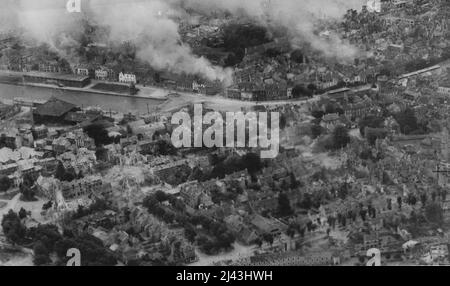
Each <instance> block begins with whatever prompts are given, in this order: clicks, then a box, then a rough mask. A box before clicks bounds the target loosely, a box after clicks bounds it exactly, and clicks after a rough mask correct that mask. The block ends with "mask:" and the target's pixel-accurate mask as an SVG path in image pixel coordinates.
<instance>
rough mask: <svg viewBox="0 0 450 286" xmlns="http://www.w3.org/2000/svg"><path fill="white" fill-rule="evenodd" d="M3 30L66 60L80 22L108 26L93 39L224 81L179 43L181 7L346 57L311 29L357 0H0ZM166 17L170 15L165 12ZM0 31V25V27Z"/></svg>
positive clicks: (348, 52) (332, 39) (347, 50)
mask: <svg viewBox="0 0 450 286" xmlns="http://www.w3.org/2000/svg"><path fill="white" fill-rule="evenodd" d="M0 1H1V2H2V9H1V11H0V25H1V27H3V29H11V28H21V29H23V30H24V31H25V35H26V36H28V38H31V39H34V40H36V41H39V42H41V43H47V44H49V45H50V47H52V48H53V49H54V50H56V51H58V52H59V53H60V54H62V55H63V56H64V57H66V58H68V59H69V61H71V62H76V60H77V59H76V49H77V47H79V46H80V42H81V41H82V39H83V36H84V35H83V33H84V30H83V29H82V28H81V25H82V23H83V21H87V22H89V23H92V24H93V25H99V26H105V27H108V34H107V35H105V34H103V35H96V36H97V37H98V38H99V39H98V41H99V42H102V41H104V40H105V39H107V40H108V43H109V44H112V45H120V44H122V43H123V42H124V41H129V42H131V43H133V44H134V45H135V46H136V48H137V56H138V57H139V58H140V59H142V60H144V61H146V62H148V63H149V64H150V65H151V66H152V67H154V68H155V69H165V70H169V71H172V72H176V73H187V74H200V75H202V76H203V77H205V78H207V79H209V80H215V79H218V80H221V81H224V82H227V83H230V81H231V78H232V75H231V73H232V72H231V70H229V69H223V68H221V67H217V66H214V65H212V64H211V63H210V62H209V61H208V60H207V59H205V58H203V57H198V56H196V55H194V54H193V52H192V50H191V48H190V47H189V46H186V45H184V44H183V43H182V42H181V37H180V34H179V31H178V28H179V27H178V23H177V22H176V21H175V20H173V17H172V16H173V15H175V16H179V17H181V18H183V17H189V14H188V13H186V10H185V9H190V10H191V11H192V10H193V11H198V12H206V13H208V12H210V11H213V10H222V11H228V12H231V13H240V14H243V15H245V16H246V17H248V18H250V19H253V20H255V21H258V22H259V23H260V24H264V25H269V24H271V25H273V24H276V25H280V26H282V27H284V28H286V29H287V30H288V31H289V34H290V38H291V39H292V44H293V45H294V46H295V45H296V43H302V42H307V43H309V44H311V46H312V47H313V48H315V49H317V50H319V51H322V52H323V53H324V54H325V55H326V56H330V57H337V58H341V59H345V58H351V57H354V56H355V55H356V54H357V49H355V48H354V47H352V46H351V45H349V44H348V43H346V42H344V41H343V40H342V39H340V38H339V37H338V36H337V35H333V34H331V35H330V36H329V37H328V38H327V39H324V38H323V37H320V36H318V35H317V34H316V33H315V27H316V24H317V23H318V22H319V21H320V19H322V18H335V19H337V18H340V17H342V15H343V14H344V13H345V11H346V10H347V9H349V8H355V9H357V8H359V7H360V6H361V4H362V0H249V1H242V0H226V1H223V0H81V1H82V13H72V14H69V13H68V12H67V11H66V8H65V7H66V2H67V1H66V0H39V1H35V0H0ZM169 15H171V16H169ZM0 29H1V28H0Z"/></svg>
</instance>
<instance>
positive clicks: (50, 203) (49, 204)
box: [42, 201, 53, 211]
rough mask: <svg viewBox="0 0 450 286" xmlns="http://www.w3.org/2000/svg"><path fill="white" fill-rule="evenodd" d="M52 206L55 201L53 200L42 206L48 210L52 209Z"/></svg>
mask: <svg viewBox="0 0 450 286" xmlns="http://www.w3.org/2000/svg"><path fill="white" fill-rule="evenodd" d="M52 206H53V202H52V201H48V202H47V203H45V204H44V205H43V206H42V210H43V211H46V210H48V209H50V208H51V207H52Z"/></svg>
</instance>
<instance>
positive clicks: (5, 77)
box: [0, 71, 169, 102]
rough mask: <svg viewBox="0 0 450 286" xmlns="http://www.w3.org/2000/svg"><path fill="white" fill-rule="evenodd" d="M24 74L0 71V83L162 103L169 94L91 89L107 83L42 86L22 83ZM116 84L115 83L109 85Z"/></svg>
mask: <svg viewBox="0 0 450 286" xmlns="http://www.w3.org/2000/svg"><path fill="white" fill-rule="evenodd" d="M24 74H25V73H20V72H13V71H0V83H3V84H12V85H18V86H32V87H42V88H49V89H54V90H61V91H75V92H85V93H91V94H102V95H111V96H120V97H129V98H142V99H152V100H159V101H161V102H164V101H165V100H167V99H168V95H169V92H168V91H164V90H161V89H157V88H153V87H146V86H140V85H138V86H136V87H137V88H138V89H139V92H138V93H137V94H135V95H131V94H126V93H118V92H113V91H106V90H99V89H94V88H93V87H94V86H95V85H97V84H99V83H105V84H108V82H104V81H97V80H93V81H92V82H91V83H90V84H89V85H88V86H86V87H81V88H79V87H68V86H57V85H54V84H44V83H28V82H24V81H23V78H22V76H23V75H24ZM110 84H117V83H110Z"/></svg>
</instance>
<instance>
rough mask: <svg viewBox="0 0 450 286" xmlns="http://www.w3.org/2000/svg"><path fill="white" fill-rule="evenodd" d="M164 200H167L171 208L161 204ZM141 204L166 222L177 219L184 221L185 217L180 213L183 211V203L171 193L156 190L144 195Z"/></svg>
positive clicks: (180, 221) (179, 221)
mask: <svg viewBox="0 0 450 286" xmlns="http://www.w3.org/2000/svg"><path fill="white" fill-rule="evenodd" d="M164 201H168V202H169V204H170V205H171V207H172V208H168V207H166V206H163V205H162V202H164ZM142 205H143V206H144V207H145V208H147V211H148V212H149V213H150V214H152V215H154V216H155V217H157V218H159V219H161V220H162V221H164V222H166V223H169V224H170V223H173V222H175V221H177V222H178V223H182V224H183V223H184V222H185V221H186V218H185V217H184V216H183V215H181V213H183V212H184V211H185V206H184V203H183V202H182V201H180V199H178V198H176V197H175V196H173V195H170V194H166V193H164V192H162V191H158V192H156V193H154V194H150V195H148V196H147V197H145V199H144V201H143V203H142ZM174 210H175V211H174Z"/></svg>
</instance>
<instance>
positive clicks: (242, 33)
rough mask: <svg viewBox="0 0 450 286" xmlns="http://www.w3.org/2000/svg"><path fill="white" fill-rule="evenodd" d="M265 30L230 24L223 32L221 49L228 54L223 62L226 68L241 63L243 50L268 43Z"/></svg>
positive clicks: (251, 26)
mask: <svg viewBox="0 0 450 286" xmlns="http://www.w3.org/2000/svg"><path fill="white" fill-rule="evenodd" d="M270 40H271V39H270V37H269V34H268V32H267V29H266V28H265V27H262V26H258V25H253V24H249V25H240V24H230V25H228V26H226V27H225V28H224V30H223V45H222V47H221V48H223V49H224V50H225V51H226V52H229V56H228V58H227V59H226V60H225V65H226V66H234V65H237V64H239V63H240V62H242V59H243V58H244V56H245V49H246V48H249V47H254V46H259V45H262V44H265V43H268V42H270Z"/></svg>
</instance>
